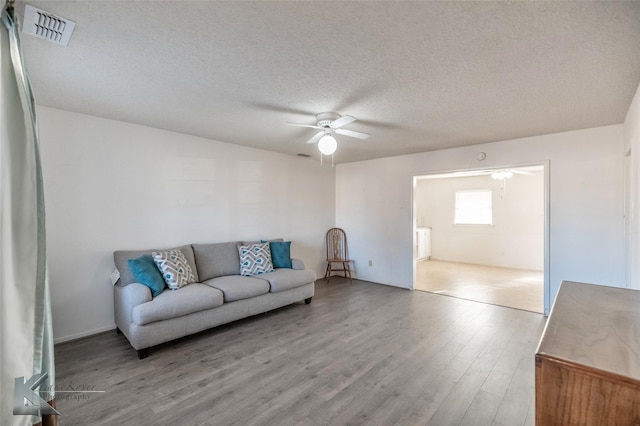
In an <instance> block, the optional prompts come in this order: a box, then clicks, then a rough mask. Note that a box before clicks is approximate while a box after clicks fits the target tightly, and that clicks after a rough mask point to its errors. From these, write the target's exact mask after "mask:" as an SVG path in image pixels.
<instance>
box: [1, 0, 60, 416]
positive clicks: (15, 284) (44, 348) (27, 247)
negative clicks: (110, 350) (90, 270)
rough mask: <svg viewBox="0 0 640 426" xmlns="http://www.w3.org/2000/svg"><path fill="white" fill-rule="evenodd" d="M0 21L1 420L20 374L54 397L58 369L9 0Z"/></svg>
mask: <svg viewBox="0 0 640 426" xmlns="http://www.w3.org/2000/svg"><path fill="white" fill-rule="evenodd" d="M2 22H3V25H0V47H1V51H0V372H1V375H0V424H1V425H3V426H4V425H29V424H32V423H36V422H38V421H40V418H39V417H38V416H31V415H14V414H13V408H14V407H13V406H14V384H15V379H16V378H17V377H24V378H25V380H29V379H30V378H31V377H32V376H33V375H35V374H41V373H45V372H46V373H47V374H48V378H47V379H46V380H45V381H44V382H43V383H42V384H41V385H40V387H39V388H38V389H36V390H35V391H36V392H38V391H40V395H41V397H42V398H43V399H44V400H45V401H49V400H52V399H53V398H54V383H55V371H54V363H53V341H52V329H51V307H50V303H49V287H48V279H47V268H46V253H45V222H44V194H43V189H42V174H41V168H40V154H39V150H38V125H37V122H36V114H35V102H34V99H33V94H32V91H31V85H30V83H29V79H28V76H27V73H26V71H25V67H24V60H23V56H22V51H21V48H20V40H19V31H18V24H17V20H15V19H14V16H13V7H12V6H11V5H9V3H7V5H6V6H5V7H4V8H3V11H2Z"/></svg>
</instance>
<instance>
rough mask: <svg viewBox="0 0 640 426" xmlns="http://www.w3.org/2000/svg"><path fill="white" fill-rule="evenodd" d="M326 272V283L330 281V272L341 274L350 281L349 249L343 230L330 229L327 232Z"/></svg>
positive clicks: (351, 281)
mask: <svg viewBox="0 0 640 426" xmlns="http://www.w3.org/2000/svg"><path fill="white" fill-rule="evenodd" d="M326 239H327V271H326V272H325V274H324V277H325V278H327V283H328V282H330V281H331V273H332V272H343V273H344V277H345V278H349V282H350V283H353V280H352V279H351V267H350V265H349V262H351V260H350V259H349V249H348V248H347V234H346V233H345V232H344V230H343V229H340V228H331V229H329V230H328V231H327V237H326Z"/></svg>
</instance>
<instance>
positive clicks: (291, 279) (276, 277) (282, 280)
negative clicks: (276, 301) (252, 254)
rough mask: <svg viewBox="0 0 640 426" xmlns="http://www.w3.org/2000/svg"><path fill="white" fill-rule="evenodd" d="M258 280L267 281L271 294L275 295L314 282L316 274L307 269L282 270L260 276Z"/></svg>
mask: <svg viewBox="0 0 640 426" xmlns="http://www.w3.org/2000/svg"><path fill="white" fill-rule="evenodd" d="M260 278H261V279H263V280H267V281H269V284H270V287H271V293H277V292H279V291H285V290H290V289H292V288H296V287H301V286H303V285H305V284H309V283H312V282H314V281H315V280H316V274H315V272H313V271H309V270H308V269H304V270H297V269H284V268H283V269H276V270H275V271H273V272H269V273H267V274H262V275H260Z"/></svg>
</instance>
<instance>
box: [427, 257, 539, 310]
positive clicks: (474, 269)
mask: <svg viewBox="0 0 640 426" xmlns="http://www.w3.org/2000/svg"><path fill="white" fill-rule="evenodd" d="M414 289H416V290H423V291H429V292H432V293H437V294H443V295H447V296H454V297H458V298H461V299H467V300H475V301H477V302H483V303H491V304H494V305H500V306H506V307H510V308H516V309H523V310H525V311H531V312H538V313H542V312H543V311H544V275H543V272H542V271H531V270H525V269H508V268H498V267H494V266H482V265H472V264H469V263H458V262H447V261H443V260H435V259H430V260H423V261H419V262H417V263H416V282H415V283H414Z"/></svg>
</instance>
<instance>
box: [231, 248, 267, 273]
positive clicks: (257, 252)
mask: <svg viewBox="0 0 640 426" xmlns="http://www.w3.org/2000/svg"><path fill="white" fill-rule="evenodd" d="M238 254H239V255H240V275H244V276H251V275H259V274H264V273H266V272H273V271H274V270H275V269H273V263H272V262H271V250H270V249H269V243H262V244H251V245H249V246H238Z"/></svg>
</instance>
